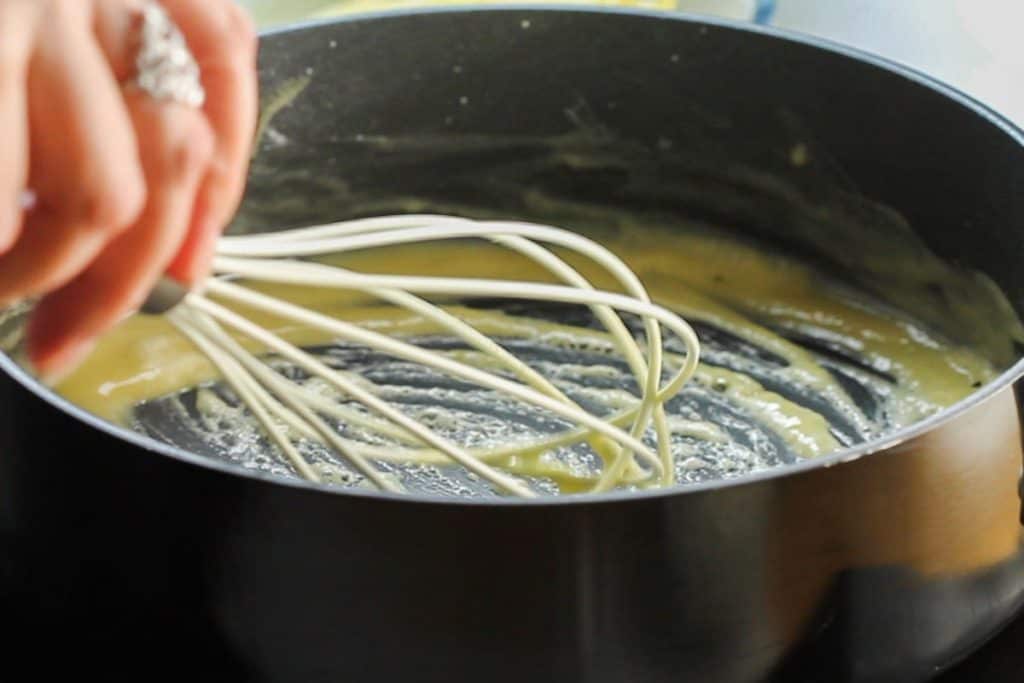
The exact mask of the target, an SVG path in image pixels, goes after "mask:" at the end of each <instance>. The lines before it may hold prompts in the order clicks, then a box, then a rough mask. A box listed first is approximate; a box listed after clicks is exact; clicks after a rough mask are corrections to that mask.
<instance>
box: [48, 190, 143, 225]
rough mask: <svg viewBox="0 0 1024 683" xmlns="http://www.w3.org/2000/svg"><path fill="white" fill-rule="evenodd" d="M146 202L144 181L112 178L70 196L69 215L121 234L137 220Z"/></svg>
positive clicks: (68, 201) (75, 219)
mask: <svg viewBox="0 0 1024 683" xmlns="http://www.w3.org/2000/svg"><path fill="white" fill-rule="evenodd" d="M144 204H145V189H144V188H143V185H142V183H141V182H139V183H136V182H132V181H131V180H129V179H127V178H123V177H122V178H117V179H116V180H115V179H111V181H110V182H106V183H103V184H102V185H96V186H94V187H83V188H81V189H80V190H78V191H77V192H76V193H75V194H74V195H73V196H71V197H68V199H67V203H66V205H65V206H66V208H65V211H66V213H67V214H70V215H69V216H68V218H70V219H71V220H74V221H75V222H77V223H80V224H82V225H83V226H84V227H86V228H88V229H92V230H100V231H104V232H109V233H114V234H116V233H120V232H122V231H124V230H125V229H127V228H128V227H129V226H130V225H131V224H132V223H134V222H135V220H136V218H138V216H139V214H140V213H141V212H142V208H143V206H144Z"/></svg>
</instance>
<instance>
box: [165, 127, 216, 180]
mask: <svg viewBox="0 0 1024 683" xmlns="http://www.w3.org/2000/svg"><path fill="white" fill-rule="evenodd" d="M182 114H183V116H182V117H181V119H180V120H179V121H178V122H176V123H177V125H174V128H173V130H168V131H166V133H167V134H165V135H164V136H162V137H163V144H162V145H160V146H159V149H158V151H157V153H156V156H157V158H156V159H155V162H156V165H157V168H156V174H157V175H158V176H159V177H160V178H162V179H163V181H164V182H178V181H181V180H184V179H187V178H190V177H192V176H194V175H195V174H196V173H198V172H199V171H200V169H202V168H203V167H204V166H206V165H207V163H209V160H210V156H211V154H212V153H213V144H214V140H213V132H212V131H211V130H210V126H209V124H208V123H207V122H206V119H205V118H204V117H203V116H202V115H201V114H199V113H198V112H193V111H187V112H182ZM168 118H170V117H168ZM168 125H170V123H169V122H168Z"/></svg>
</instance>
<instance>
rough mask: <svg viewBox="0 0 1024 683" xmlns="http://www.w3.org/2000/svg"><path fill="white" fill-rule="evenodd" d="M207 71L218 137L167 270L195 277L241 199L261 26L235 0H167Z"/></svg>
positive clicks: (208, 106)
mask: <svg viewBox="0 0 1024 683" xmlns="http://www.w3.org/2000/svg"><path fill="white" fill-rule="evenodd" d="M163 5H164V7H165V8H166V9H167V12H168V14H170V16H171V17H172V18H173V19H174V21H175V23H177V25H178V26H179V27H180V28H181V30H182V32H183V33H184V34H185V38H186V40H187V41H188V45H189V48H190V49H191V50H192V53H193V55H194V56H195V58H196V61H197V62H198V64H199V68H200V71H201V73H202V79H203V87H204V88H205V90H206V103H205V105H204V112H205V114H206V116H207V118H208V120H209V122H210V125H211V126H212V127H213V131H214V134H215V138H216V142H215V148H214V153H213V159H212V162H211V164H210V169H209V171H208V173H207V174H206V177H205V178H204V180H203V183H202V185H201V187H200V189H199V194H198V196H197V198H196V208H195V211H194V212H193V216H192V222H191V225H190V228H189V233H188V236H187V238H186V240H185V243H184V244H183V245H182V248H181V249H180V250H179V251H178V253H177V256H176V258H175V259H174V261H173V262H172V263H171V265H170V269H169V272H170V274H171V275H172V276H173V277H175V278H176V279H178V280H180V281H182V282H185V283H193V282H196V281H197V280H199V279H201V278H202V277H204V276H205V275H206V273H207V271H208V270H209V267H210V261H211V260H212V257H213V250H214V246H215V244H216V241H217V238H218V237H219V236H220V233H221V231H222V230H223V229H224V227H225V226H226V225H227V223H228V222H230V220H231V218H232V217H233V215H234V213H235V211H236V210H237V209H238V204H239V202H240V200H241V197H242V191H243V189H244V186H245V180H246V175H247V173H248V161H249V156H250V154H251V148H252V143H253V135H254V132H255V128H256V120H257V117H258V113H259V101H258V93H257V90H258V85H257V75H256V64H255V62H256V31H255V29H254V27H253V24H252V21H251V20H250V18H249V16H248V15H247V14H246V13H245V12H244V11H243V10H242V9H241V8H240V7H239V6H238V5H237V4H236V3H235V2H234V1H233V0H164V2H163Z"/></svg>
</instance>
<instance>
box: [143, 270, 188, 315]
mask: <svg viewBox="0 0 1024 683" xmlns="http://www.w3.org/2000/svg"><path fill="white" fill-rule="evenodd" d="M187 294H188V288H187V287H185V286H184V285H182V284H181V283H180V282H177V281H176V280H173V279H171V278H169V277H167V276H166V275H165V276H164V277H162V278H160V279H159V280H158V281H157V283H156V285H155V286H154V287H153V289H152V290H151V291H150V293H149V296H148V297H147V298H146V301H145V302H144V303H143V304H142V308H141V309H140V312H141V313H145V314H146V315H162V314H164V313H166V312H167V311H169V310H171V309H172V308H174V307H175V306H177V305H178V304H179V303H181V300H182V299H184V298H185V295H187Z"/></svg>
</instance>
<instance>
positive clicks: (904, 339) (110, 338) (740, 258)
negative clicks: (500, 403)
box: [57, 230, 997, 492]
mask: <svg viewBox="0 0 1024 683" xmlns="http://www.w3.org/2000/svg"><path fill="white" fill-rule="evenodd" d="M638 235H639V237H638ZM605 245H606V246H607V247H608V248H609V249H611V250H612V251H613V252H615V253H616V254H618V255H619V256H620V257H621V258H623V260H625V261H626V262H627V264H628V265H629V266H630V267H631V268H633V269H634V271H635V272H636V273H637V274H638V276H639V277H640V279H641V281H642V282H644V283H645V285H646V286H647V287H648V290H649V292H650V295H651V298H652V299H653V300H654V301H656V302H658V303H661V304H662V305H665V306H667V307H669V308H671V309H673V310H676V311H677V312H679V313H680V314H681V315H683V316H684V317H685V318H686V319H688V320H690V321H691V322H699V323H704V324H707V325H711V326H713V327H715V328H717V329H720V330H724V331H727V332H728V333H730V334H731V335H734V336H735V337H736V338H738V339H741V340H743V341H745V342H747V343H749V344H751V345H752V346H754V347H756V348H758V349H762V350H764V351H768V352H770V353H771V354H774V355H775V356H777V357H778V358H780V359H782V360H783V361H784V365H783V367H780V368H778V369H776V370H774V372H777V373H778V374H779V376H780V377H784V378H785V379H786V381H787V383H789V384H790V385H793V386H798V387H804V388H806V389H808V390H813V391H814V392H816V393H817V394H818V395H821V396H825V397H827V398H828V400H829V402H830V403H831V405H832V406H833V407H834V408H835V409H836V410H837V411H839V413H840V414H842V415H843V416H844V418H845V419H847V420H848V421H849V422H850V423H851V424H853V425H854V426H855V427H856V428H857V429H859V430H861V431H862V432H863V433H864V434H865V435H867V436H871V435H873V434H874V433H875V432H877V425H875V424H874V423H873V422H872V420H871V419H869V417H868V416H866V415H864V413H863V412H862V411H861V409H860V408H859V407H858V406H857V405H856V403H855V402H854V401H853V400H852V399H851V397H850V396H849V395H848V394H847V392H846V390H844V388H843V387H842V386H841V385H840V384H839V383H838V382H837V381H836V379H835V378H834V376H833V375H832V374H831V373H830V372H829V371H827V370H826V369H825V368H824V367H823V365H822V364H821V362H820V358H819V357H818V356H816V355H815V354H814V353H812V352H811V351H809V350H807V349H805V348H803V347H802V346H801V345H800V344H798V343H795V342H794V341H791V340H790V339H787V338H786V337H787V336H789V333H797V334H802V335H806V336H812V337H814V338H815V339H818V340H824V341H827V342H828V343H829V344H831V345H833V346H836V347H840V348H843V349H846V350H848V351H849V352H850V353H851V354H854V355H856V356H857V357H858V358H860V359H861V360H862V362H864V363H866V364H867V365H868V366H870V368H871V369H874V370H876V371H878V372H879V373H884V374H885V375H887V376H889V377H891V378H892V380H893V381H892V382H890V383H889V384H887V385H886V386H885V387H884V390H883V393H884V394H885V399H886V410H887V415H888V418H889V421H890V425H889V426H890V428H892V427H899V426H903V425H905V424H909V423H911V422H914V421H916V420H919V419H921V418H922V417H925V416H927V415H929V414H931V413H933V412H935V411H936V410H939V409H941V408H942V407H945V406H948V405H951V404H952V403H955V402H956V401H958V400H960V399H962V398H964V397H965V396H967V395H968V394H970V393H971V392H972V391H974V390H975V389H976V388H977V387H978V386H980V385H981V384H983V383H985V382H987V381H988V380H990V379H992V378H993V377H994V376H995V375H996V372H997V371H996V368H995V367H994V366H993V364H992V363H991V362H989V361H988V360H987V359H986V358H984V357H982V356H981V355H980V354H978V353H975V352H973V351H972V350H970V349H967V348H964V347H961V346H957V345H954V344H951V343H949V342H947V341H945V340H943V339H940V338H939V337H937V336H936V335H934V334H933V333H931V332H930V331H928V330H927V329H925V327H923V326H922V325H920V324H918V323H916V322H915V321H914V320H913V319H911V318H910V317H908V316H906V315H903V314H900V313H897V312H894V311H892V310H889V309H886V308H885V307H883V306H881V305H877V304H875V303H874V302H872V301H870V300H869V299H867V298H866V297H862V296H858V295H857V294H856V293H852V292H851V291H849V290H848V289H846V288H843V287H841V286H839V285H838V284H835V283H832V282H829V281H828V280H826V279H825V278H824V277H823V276H822V275H821V274H820V273H818V272H815V271H814V270H813V269H812V268H811V267H809V266H806V265H804V264H802V263H800V262H797V261H794V260H790V259H787V258H783V257H781V256H779V255H775V254H769V253H766V252H764V251H761V250H758V249H756V248H755V247H753V246H750V245H747V244H742V243H739V242H736V241H733V240H731V239H728V238H726V237H723V236H721V235H717V234H711V233H697V232H693V233H683V234H678V233H668V232H662V231H654V230H652V231H649V232H647V233H643V232H640V233H637V232H633V233H631V237H630V239H629V240H628V241H625V240H615V239H611V240H605ZM560 255H561V256H563V257H564V258H565V259H566V260H567V261H568V262H570V263H571V264H572V265H574V267H576V268H577V269H578V270H580V272H582V273H583V274H584V275H585V276H586V277H588V279H590V280H591V282H592V283H594V284H595V286H598V287H603V288H613V282H612V281H611V280H610V278H609V277H608V276H606V275H605V274H603V273H602V272H601V271H599V270H597V269H595V268H594V267H593V266H592V265H591V264H589V263H586V262H584V261H582V260H581V259H579V258H576V257H575V256H573V255H571V254H560ZM324 260H325V261H327V262H330V263H335V264H337V265H343V266H344V267H345V268H348V269H351V270H355V271H362V272H367V273H404V274H423V275H445V276H449V277H452V276H463V277H491V278H502V279H531V280H538V281H551V278H550V275H549V274H547V273H546V271H543V270H542V269H541V268H540V267H539V266H536V265H535V264H533V263H532V262H529V261H526V260H525V259H523V258H522V257H519V256H517V255H514V254H511V253H509V252H506V251H503V250H501V249H499V248H497V247H493V246H484V245H481V244H479V243H470V242H466V243H461V242H459V243H455V242H453V243H445V244H442V245H431V246H429V247H427V246H408V247H394V248H388V249H380V250H375V251H372V252H359V253H351V254H346V255H343V256H338V257H333V258H327V259H324ZM251 286H252V287H253V288H255V289H258V290H260V291H264V292H267V293H271V294H274V295H276V296H279V297H281V298H285V299H288V300H290V301H293V302H296V303H298V304H300V305H302V306H305V307H308V308H312V309H315V310H318V311H322V312H324V313H327V314H329V315H332V316H336V317H339V318H342V319H345V320H347V321H350V322H354V323H357V324H360V325H363V326H366V327H368V328H372V329H374V330H376V331H379V332H382V333H385V334H389V335H396V336H409V337H412V336H417V335H426V334H431V333H435V332H437V331H438V330H437V329H436V328H435V327H434V325H433V324H432V323H429V322H428V321H425V320H423V319H422V318H420V317H419V316H417V315H414V314H410V313H408V312H405V311H401V310H397V309H395V308H392V307H388V306H380V305H378V304H377V303H376V302H374V301H373V300H371V299H368V298H367V297H365V296H363V295H359V294H355V293H350V292H342V291H336V290H332V289H321V288H309V287H295V286H283V285H268V284H265V283H259V284H252V285H251ZM446 308H447V309H448V310H449V311H450V312H452V313H454V314H455V315H457V316H459V317H461V318H463V319H464V320H466V321H467V322H469V323H470V324H471V325H473V326H475V327H477V328H478V329H480V330H481V331H482V332H484V333H485V334H488V335H492V336H495V337H504V338H514V339H524V340H542V341H543V342H544V344H545V345H547V346H553V347H559V348H563V349H569V350H578V349H585V350H587V351H588V352H590V353H609V355H613V354H611V353H610V352H609V350H610V349H611V348H612V345H611V343H610V338H609V337H608V335H606V334H605V333H603V332H602V331H599V330H593V329H584V328H579V327H573V326H571V325H565V324H560V323H557V322H552V321H549V320H539V319H532V318H531V319H527V318H523V317H520V316H515V315H510V314H505V313H502V312H499V311H496V310H484V309H470V308H466V307H463V306H457V305H450V306H446ZM238 310H240V311H242V312H243V313H245V314H246V315H249V316H250V317H251V318H252V319H254V321H255V322H257V323H258V324H260V325H261V326H263V327H266V328H268V329H270V330H272V331H273V332H274V333H275V334H278V335H279V336H281V337H283V338H285V339H287V340H288V341H290V342H292V343H295V344H298V345H306V346H309V345H319V344H325V343H329V342H330V341H331V340H330V339H326V338H324V336H323V335H322V334H321V333H319V332H316V331H313V330H310V329H308V328H303V327H301V326H297V325H295V324H292V323H290V322H286V321H282V320H279V319H275V318H273V317H271V316H268V315H265V314H261V313H256V312H252V311H246V310H244V309H238ZM242 341H243V342H246V340H244V339H243V340H242ZM246 343H248V342H246ZM248 345H249V347H250V348H252V349H253V350H256V351H259V350H260V349H258V348H257V347H255V346H253V345H252V344H251V343H248ZM455 353H456V354H457V355H460V357H462V358H464V359H473V360H479V355H478V354H475V352H468V351H457V352H455ZM678 361H679V359H678V358H677V357H675V356H673V354H672V353H668V354H667V357H666V362H667V364H668V365H669V366H672V365H673V364H674V363H677V362H678ZM567 372H568V370H567ZM610 372H612V371H611V370H609V369H608V368H607V367H605V366H602V365H597V366H589V368H588V369H587V370H586V372H585V373H583V374H587V373H590V374H591V375H592V376H594V377H600V376H601V375H602V374H608V373H610ZM216 377H217V374H216V372H215V370H214V368H213V367H212V366H211V365H210V363H209V362H207V361H206V360H205V358H204V357H203V356H202V355H201V354H200V353H199V352H198V351H197V350H196V349H195V348H193V347H192V346H191V344H190V343H189V342H188V341H187V340H186V339H184V338H183V337H182V336H181V335H179V334H178V333H177V332H176V331H175V330H174V329H173V328H172V327H171V325H170V324H169V323H167V322H166V321H165V320H163V319H161V318H153V317H146V316H135V317H133V318H130V319H128V320H127V321H125V322H124V323H123V324H122V325H120V326H119V327H118V328H117V329H115V330H114V331H113V332H111V333H109V334H108V335H106V336H105V337H104V338H103V339H102V340H101V342H100V343H99V345H98V346H97V348H96V349H95V351H94V352H93V354H92V356H91V358H90V359H89V360H88V362H86V363H85V364H84V365H82V366H81V368H80V369H78V370H77V371H76V372H75V373H74V374H72V375H71V376H69V377H68V378H66V380H64V381H63V383H62V384H61V385H60V386H59V387H58V388H57V389H58V391H59V392H60V393H61V394H62V395H64V396H65V397H67V398H68V399H70V400H71V401H73V402H75V403H77V404H79V405H81V406H82V407H84V408H86V409H87V410H89V411H91V412H93V413H95V414H97V415H99V416H100V417H103V418H105V419H108V420H111V421H114V422H119V423H128V422H129V421H130V418H131V414H132V409H133V407H134V406H136V405H138V404H139V403H141V402H144V401H147V400H151V399H154V398H157V397H161V396H166V395H168V394H173V393H175V392H179V391H181V390H183V389H187V388H190V387H195V386H197V385H201V384H203V383H205V382H209V381H211V380H214V379H216ZM692 386H693V387H698V388H700V387H703V388H704V389H706V390H707V391H713V392H716V393H717V394H719V395H721V396H722V398H723V399H725V400H728V401H729V402H730V403H731V404H733V405H735V406H738V407H739V408H741V409H742V410H744V411H746V413H747V414H749V415H751V416H753V418H754V419H756V420H757V421H758V422H759V423H760V424H762V425H764V426H765V427H766V428H767V429H769V430H770V431H771V432H773V433H774V434H775V435H776V436H777V437H778V438H779V439H780V440H781V441H782V442H784V443H785V444H787V446H788V447H789V448H790V449H791V450H792V451H793V452H794V453H796V454H797V455H798V456H801V457H817V456H820V455H823V454H827V453H829V452H832V451H834V450H836V449H837V448H838V447H840V446H841V444H840V443H839V441H837V438H836V435H835V433H834V431H833V430H832V429H831V426H830V424H829V421H828V419H827V418H826V417H825V416H823V415H822V414H819V413H818V412H816V411H815V410H814V409H812V408H810V407H808V406H805V405H799V404H798V403H796V402H794V401H793V400H790V399H787V398H786V397H784V396H782V395H780V394H779V393H777V392H774V391H771V390H769V389H767V388H765V386H763V385H762V383H761V382H760V381H758V380H757V379H755V378H754V377H753V376H748V374H747V373H745V372H743V371H742V369H740V370H737V369H735V368H733V369H729V368H724V367H716V366H714V365H711V364H709V363H708V362H707V361H706V360H705V362H703V363H702V364H701V367H700V369H699V370H698V372H697V374H696V375H695V376H694V378H693V380H692ZM586 391H589V392H591V393H594V392H596V393H595V395H599V397H600V398H601V400H602V401H603V402H604V403H605V404H606V405H608V406H610V407H621V408H628V407H629V406H630V405H631V404H632V403H633V402H634V401H635V398H634V397H633V396H632V395H630V394H629V393H628V392H624V391H616V390H598V389H587V390H586ZM670 427H671V429H672V431H673V433H674V434H678V435H680V436H684V437H688V438H690V439H695V440H697V441H698V442H703V443H708V444H713V443H716V442H722V441H725V440H728V438H727V437H726V436H725V433H724V432H723V431H722V430H721V429H720V428H719V426H718V425H715V424H712V423H710V422H707V421H701V420H694V419H688V418H683V417H679V416H672V421H671V423H670ZM493 446H500V444H493ZM498 451H500V448H497V449H496V452H498ZM416 453H418V455H417V456H415V457H413V458H411V459H412V460H415V461H417V462H423V463H430V462H443V458H441V457H440V456H439V455H438V454H436V453H432V452H430V451H426V450H422V449H421V450H419V451H416ZM693 455H695V452H694V449H693V447H692V444H687V445H684V446H680V448H679V449H677V461H678V460H682V461H684V462H685V464H684V465H683V467H684V468H693V467H697V466H698V465H699V460H696V459H695V458H693V457H691V456H693ZM494 461H495V462H498V463H499V464H501V465H502V466H504V467H506V468H507V469H509V470H510V471H512V472H516V473H519V474H525V475H530V476H539V477H545V478H548V479H551V480H553V481H555V482H556V483H557V485H558V486H559V488H560V489H561V490H562V491H564V492H573V491H578V490H584V489H586V488H587V487H588V486H589V485H590V484H591V483H592V477H589V476H588V475H587V474H586V473H581V472H579V471H577V470H574V469H573V468H572V467H570V466H567V465H566V464H565V463H563V462H561V461H559V460H557V459H553V458H551V457H549V454H548V453H547V452H546V450H545V449H537V450H536V451H534V452H529V453H522V452H520V453H516V454H514V455H496V456H495V459H494ZM328 469H329V468H328ZM339 476H341V475H339ZM342 478H344V477H342Z"/></svg>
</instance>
